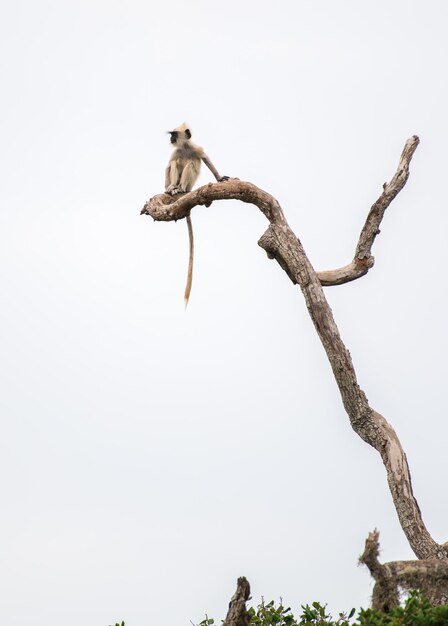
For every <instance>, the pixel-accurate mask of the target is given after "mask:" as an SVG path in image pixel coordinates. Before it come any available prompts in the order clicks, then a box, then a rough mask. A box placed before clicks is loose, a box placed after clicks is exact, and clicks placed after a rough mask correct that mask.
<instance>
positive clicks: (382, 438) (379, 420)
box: [142, 136, 448, 560]
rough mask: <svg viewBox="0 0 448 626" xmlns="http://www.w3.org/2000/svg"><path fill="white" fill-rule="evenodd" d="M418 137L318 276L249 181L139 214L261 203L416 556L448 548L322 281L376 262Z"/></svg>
mask: <svg viewBox="0 0 448 626" xmlns="http://www.w3.org/2000/svg"><path fill="white" fill-rule="evenodd" d="M418 141H419V140H418V137H416V136H414V137H411V138H410V139H408V141H407V142H406V144H405V147H404V150H403V153H402V155H401V158H400V163H399V166H398V170H397V172H396V174H395V175H394V177H393V178H392V180H391V182H390V183H388V184H385V185H384V189H383V193H382V194H381V196H380V198H379V199H378V200H377V201H376V202H375V203H374V205H373V206H372V208H371V209H370V212H369V214H368V216H367V220H366V223H365V225H364V228H363V230H362V232H361V235H360V238H359V242H358V246H357V248H356V253H355V259H354V261H353V262H352V264H351V265H350V266H347V267H348V268H349V269H346V268H342V269H340V270H333V272H320V273H319V274H317V273H316V272H315V270H314V268H313V266H312V265H311V263H310V261H309V259H308V257H307V255H306V254H305V251H304V249H303V247H302V244H301V242H300V240H299V239H298V238H297V237H296V235H295V234H294V233H293V231H292V230H291V228H290V227H289V225H288V223H287V221H286V219H285V216H284V214H283V211H282V209H281V207H280V205H279V203H278V201H277V200H276V199H275V198H273V197H272V196H271V195H269V194H268V193H266V192H265V191H262V190H261V189H258V187H256V186H255V185H253V184H252V183H247V182H242V181H239V180H237V179H231V180H229V181H227V182H222V183H216V184H209V185H205V186H203V187H200V188H199V189H197V190H195V191H192V192H190V193H187V194H184V195H183V196H180V197H179V196H176V197H175V198H173V197H171V196H168V195H166V194H160V195H158V196H155V197H154V198H151V199H150V200H149V201H148V202H147V203H146V204H145V206H144V207H143V209H142V213H145V214H148V215H151V216H152V217H153V218H154V219H155V220H162V221H170V220H178V219H181V218H183V217H185V216H186V215H188V214H189V213H190V211H191V209H192V208H193V207H195V206H198V205H205V206H209V205H210V204H211V203H212V202H213V201H215V200H230V199H237V200H241V201H242V202H248V203H251V204H254V205H255V206H257V207H258V208H259V209H260V211H262V213H263V214H264V215H265V216H266V218H267V220H268V221H269V227H268V229H267V231H266V232H265V233H264V235H263V236H262V237H261V239H260V241H259V242H258V243H259V245H260V246H261V247H262V248H263V249H264V250H265V251H266V253H267V254H268V257H269V258H271V259H276V261H277V262H278V263H279V265H280V266H281V267H282V268H283V269H284V270H285V272H286V273H287V275H288V276H289V278H290V279H291V280H292V282H293V283H294V284H298V285H299V286H300V288H301V290H302V293H303V295H304V298H305V302H306V306H307V308H308V312H309V314H310V316H311V319H312V320H313V323H314V326H315V328H316V331H317V333H318V335H319V337H320V340H321V342H322V345H323V347H324V349H325V351H326V353H327V357H328V360H329V361H330V364H331V367H332V370H333V374H334V377H335V379H336V383H337V385H338V387H339V391H340V393H341V397H342V402H343V404H344V407H345V410H346V412H347V414H348V417H349V419H350V423H351V426H352V428H353V429H354V431H355V432H356V433H357V434H358V435H359V436H360V437H361V438H362V439H363V440H364V441H366V442H367V443H368V444H370V445H371V446H373V447H374V448H375V449H376V450H377V451H378V452H379V454H380V455H381V458H382V460H383V463H384V466H385V468H386V472H387V479H388V483H389V488H390V491H391V494H392V498H393V501H394V505H395V508H396V511H397V514H398V518H399V520H400V524H401V527H402V529H403V531H404V533H405V535H406V537H407V539H408V541H409V544H410V545H411V548H412V549H413V551H414V553H415V554H416V556H417V557H418V558H419V559H440V560H444V559H447V558H448V550H447V547H446V546H445V545H440V544H438V543H437V542H436V541H434V539H432V537H431V535H430V534H429V532H428V531H427V529H426V527H425V525H424V523H423V519H422V515H421V512H420V509H419V506H418V504H417V501H416V499H415V497H414V494H413V491H412V483H411V476H410V472H409V467H408V463H407V460H406V455H405V453H404V451H403V448H402V446H401V444H400V441H399V439H398V437H397V435H396V433H395V431H394V429H393V428H392V426H391V425H390V424H389V423H388V422H387V421H386V420H385V419H384V417H382V416H381V415H380V414H379V413H377V412H376V411H374V410H373V408H372V407H370V405H369V403H368V401H367V398H366V396H365V394H364V392H363V391H362V389H361V388H360V387H359V385H358V381H357V379H356V373H355V370H354V367H353V363H352V360H351V357H350V353H349V351H348V350H347V348H346V347H345V345H344V343H343V341H342V339H341V336H340V334H339V330H338V327H337V326H336V323H335V321H334V318H333V314H332V311H331V308H330V306H329V305H328V302H327V300H326V298H325V294H324V291H323V289H322V285H323V284H325V285H330V284H332V285H335V284H341V283H342V282H347V281H348V280H354V279H355V278H359V277H360V276H362V275H363V274H365V273H366V272H367V270H368V269H369V267H371V266H372V265H373V258H372V257H371V248H372V245H373V242H374V240H375V237H376V235H377V234H378V232H379V225H380V223H381V220H382V218H383V215H384V212H385V210H386V208H387V207H388V206H389V204H390V203H391V201H392V200H393V199H394V198H395V196H396V195H397V194H398V193H399V191H400V190H401V189H402V188H403V186H404V185H405V183H406V181H407V178H408V175H409V163H410V161H411V158H412V155H413V154H414V151H415V149H416V147H417V145H418Z"/></svg>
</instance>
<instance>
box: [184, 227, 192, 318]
mask: <svg viewBox="0 0 448 626" xmlns="http://www.w3.org/2000/svg"><path fill="white" fill-rule="evenodd" d="M187 226H188V240H189V243H190V256H189V258H188V274H187V285H186V287H185V293H184V300H185V308H187V305H188V300H189V299H190V292H191V285H192V283H193V257H194V238H193V225H192V223H191V217H190V216H189V215H187Z"/></svg>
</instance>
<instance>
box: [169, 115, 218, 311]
mask: <svg viewBox="0 0 448 626" xmlns="http://www.w3.org/2000/svg"><path fill="white" fill-rule="evenodd" d="M168 134H169V135H171V137H170V141H171V144H172V145H173V146H174V150H173V152H172V154H171V157H170V160H169V162H168V165H167V168H166V170H165V193H169V194H170V195H172V196H175V195H177V194H180V193H187V192H188V191H191V190H192V189H193V185H194V184H195V182H196V180H197V178H198V176H199V172H200V170H201V161H204V163H205V165H206V166H207V167H208V168H209V170H210V171H211V172H212V174H213V176H214V177H215V178H216V180H217V181H218V182H219V183H220V182H222V181H225V180H229V177H228V176H220V174H219V173H218V170H217V169H216V167H215V166H214V165H213V163H212V162H211V161H210V159H209V158H208V156H207V155H206V154H205V152H204V150H203V149H202V148H201V147H200V146H196V145H195V144H194V143H192V142H191V141H190V139H191V130H190V128H189V127H188V125H187V124H185V122H184V123H183V124H181V125H180V126H178V127H177V128H175V129H174V130H169V131H168ZM187 226H188V239H189V243H190V254H189V259H188V274H187V284H186V287H185V293H184V301H185V307H186V306H187V304H188V300H189V298H190V292H191V285H192V282H193V256H194V239H193V226H192V224H191V217H190V215H187Z"/></svg>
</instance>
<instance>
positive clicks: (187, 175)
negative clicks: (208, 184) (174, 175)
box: [180, 160, 201, 191]
mask: <svg viewBox="0 0 448 626" xmlns="http://www.w3.org/2000/svg"><path fill="white" fill-rule="evenodd" d="M200 166H201V162H200V161H199V162H198V163H196V162H195V161H194V160H191V161H189V162H188V163H187V164H186V166H185V167H184V169H183V171H182V176H181V177H180V188H181V189H182V191H191V190H192V189H193V185H194V184H195V182H196V180H197V178H198V176H199V169H200Z"/></svg>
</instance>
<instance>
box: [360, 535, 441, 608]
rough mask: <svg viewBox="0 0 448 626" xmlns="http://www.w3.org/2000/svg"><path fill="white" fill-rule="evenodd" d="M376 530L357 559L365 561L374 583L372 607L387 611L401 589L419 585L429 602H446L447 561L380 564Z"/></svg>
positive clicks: (415, 587) (395, 601)
mask: <svg viewBox="0 0 448 626" xmlns="http://www.w3.org/2000/svg"><path fill="white" fill-rule="evenodd" d="M379 535H380V534H379V532H378V531H377V530H374V531H373V532H371V533H369V536H368V537H367V539H366V545H365V549H364V552H363V553H362V555H361V556H360V557H359V562H360V563H363V564H364V565H366V566H367V567H368V569H369V571H370V574H371V576H372V578H373V579H374V580H375V586H374V588H373V594H372V607H373V608H374V609H377V610H379V611H389V610H390V609H391V608H392V607H394V606H397V605H398V604H399V602H400V592H401V591H405V592H408V591H410V590H412V589H419V590H420V591H421V592H422V593H423V594H424V595H425V596H426V598H427V599H428V600H429V601H430V602H431V604H446V603H448V562H447V561H441V560H438V559H422V560H420V561H391V562H390V563H383V564H381V563H380V562H379V560H378V556H379V553H380V545H379Z"/></svg>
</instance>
